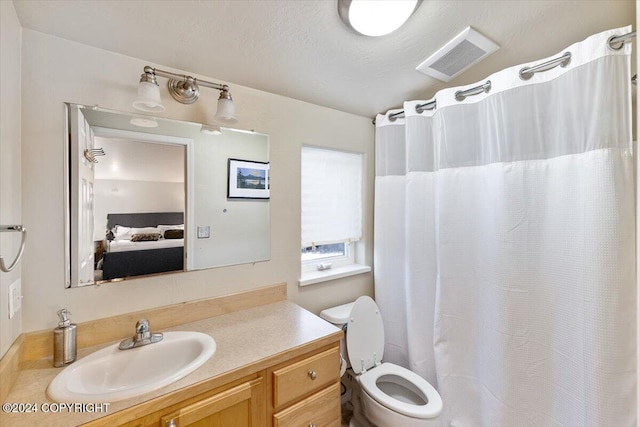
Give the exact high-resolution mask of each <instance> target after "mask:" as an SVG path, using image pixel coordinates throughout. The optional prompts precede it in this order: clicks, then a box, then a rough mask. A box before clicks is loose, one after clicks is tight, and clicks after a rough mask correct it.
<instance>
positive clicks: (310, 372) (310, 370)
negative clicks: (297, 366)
mask: <svg viewBox="0 0 640 427" xmlns="http://www.w3.org/2000/svg"><path fill="white" fill-rule="evenodd" d="M307 375H309V378H311V380H315V379H316V378H318V374H316V371H314V370H313V369H309V372H307Z"/></svg>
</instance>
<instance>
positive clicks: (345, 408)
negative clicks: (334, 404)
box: [341, 401, 353, 427]
mask: <svg viewBox="0 0 640 427" xmlns="http://www.w3.org/2000/svg"><path fill="white" fill-rule="evenodd" d="M352 416H353V405H352V404H351V402H350V401H347V402H345V403H343V404H342V425H341V427H349V421H350V420H351V417H352Z"/></svg>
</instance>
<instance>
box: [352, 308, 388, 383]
mask: <svg viewBox="0 0 640 427" xmlns="http://www.w3.org/2000/svg"><path fill="white" fill-rule="evenodd" d="M347 351H348V353H349V361H350V362H351V367H352V368H353V371H354V372H355V373H356V374H360V373H362V372H363V371H364V370H368V369H371V368H373V367H374V366H376V364H379V363H381V362H382V355H383V353H384V324H383V323H382V316H381V315H380V310H379V309H378V306H377V305H376V303H375V302H374V301H373V300H372V299H371V298H370V297H368V296H362V297H360V298H358V299H357V300H356V301H355V303H354V304H353V307H352V308H351V316H350V317H349V323H348V326H347Z"/></svg>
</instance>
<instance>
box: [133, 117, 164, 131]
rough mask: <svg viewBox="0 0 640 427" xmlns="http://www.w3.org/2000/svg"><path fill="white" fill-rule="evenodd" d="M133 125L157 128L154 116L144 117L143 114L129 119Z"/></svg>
mask: <svg viewBox="0 0 640 427" xmlns="http://www.w3.org/2000/svg"><path fill="white" fill-rule="evenodd" d="M129 123H131V124H132V125H134V126H138V127H141V128H157V127H158V122H157V121H156V118H155V117H144V116H133V117H131V120H129Z"/></svg>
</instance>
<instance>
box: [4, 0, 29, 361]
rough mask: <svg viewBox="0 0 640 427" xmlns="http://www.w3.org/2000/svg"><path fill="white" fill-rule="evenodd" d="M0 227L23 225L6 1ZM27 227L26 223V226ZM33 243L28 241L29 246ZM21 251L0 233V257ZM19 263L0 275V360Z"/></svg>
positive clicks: (16, 241) (17, 30)
mask: <svg viewBox="0 0 640 427" xmlns="http://www.w3.org/2000/svg"><path fill="white" fill-rule="evenodd" d="M0 19H1V20H0V30H1V33H0V76H2V79H0V81H1V82H2V85H1V86H0V93H1V94H2V96H0V201H1V202H0V224H2V225H14V224H22V215H21V190H22V188H21V179H20V117H21V114H20V45H21V34H22V29H21V27H20V22H19V21H18V16H17V15H16V11H15V9H14V7H13V3H12V2H9V1H2V2H0ZM27 224H28V223H27ZM32 242H33V239H31V240H30V243H32ZM19 248H20V235H19V234H18V233H0V255H1V256H2V257H3V258H4V260H5V263H7V264H8V263H11V262H13V260H14V258H15V256H16V254H17V253H18V249H19ZM21 271H22V263H20V264H18V265H17V266H16V267H15V269H14V270H13V271H11V272H10V273H4V272H0V357H2V355H4V354H5V353H6V351H7V350H8V349H9V347H10V346H11V343H12V342H13V341H14V340H15V339H16V337H17V336H18V335H20V332H21V328H22V322H21V318H22V312H18V313H16V315H15V316H14V317H13V318H12V319H9V307H8V305H9V304H8V292H9V289H8V288H9V285H10V284H11V283H13V282H15V281H16V280H19V279H20V275H21Z"/></svg>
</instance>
